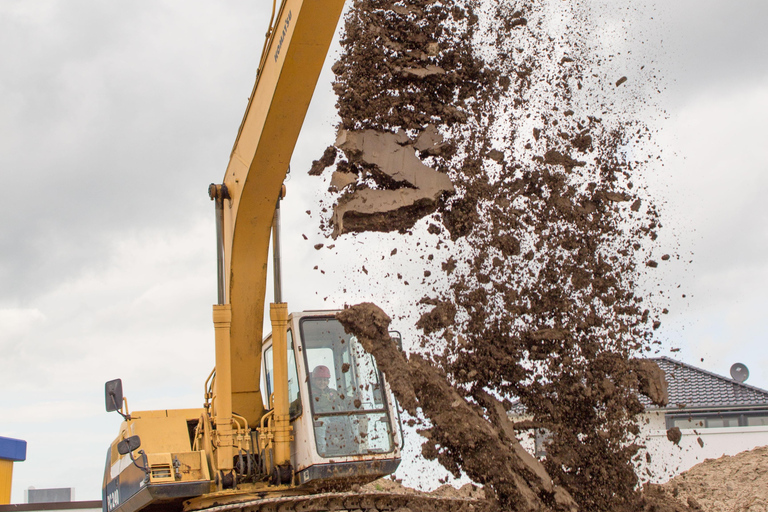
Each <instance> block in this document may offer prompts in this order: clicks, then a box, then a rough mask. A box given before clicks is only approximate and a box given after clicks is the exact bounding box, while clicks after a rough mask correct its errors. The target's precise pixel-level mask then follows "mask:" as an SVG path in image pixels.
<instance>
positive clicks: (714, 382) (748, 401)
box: [641, 357, 768, 410]
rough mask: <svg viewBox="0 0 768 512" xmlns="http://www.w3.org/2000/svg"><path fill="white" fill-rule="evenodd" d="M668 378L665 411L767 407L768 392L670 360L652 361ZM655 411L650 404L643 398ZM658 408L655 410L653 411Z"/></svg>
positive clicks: (659, 358)
mask: <svg viewBox="0 0 768 512" xmlns="http://www.w3.org/2000/svg"><path fill="white" fill-rule="evenodd" d="M651 360H652V361H655V362H656V364H658V365H659V368H661V370H662V371H663V372H664V374H665V375H666V377H667V391H668V393H669V405H668V406H667V407H665V409H676V408H685V409H686V410H690V409H726V408H742V407H768V391H766V390H764V389H760V388H756V387H754V386H750V385H749V384H744V383H741V382H737V381H735V380H733V379H729V378H727V377H723V376H721V375H717V374H715V373H711V372H708V371H706V370H702V369H701V368H697V367H695V366H691V365H689V364H686V363H683V362H680V361H676V360H674V359H672V358H669V357H657V358H651ZM641 400H642V401H643V403H644V404H645V405H646V406H647V407H649V408H652V406H651V405H650V401H648V400H647V399H646V398H645V397H643V396H641ZM653 408H655V407H653Z"/></svg>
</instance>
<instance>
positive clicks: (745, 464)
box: [661, 446, 768, 512]
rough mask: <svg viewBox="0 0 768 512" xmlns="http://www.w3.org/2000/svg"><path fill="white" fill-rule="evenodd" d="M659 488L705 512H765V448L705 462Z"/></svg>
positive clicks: (767, 465) (767, 476)
mask: <svg viewBox="0 0 768 512" xmlns="http://www.w3.org/2000/svg"><path fill="white" fill-rule="evenodd" d="M661 488H662V489H663V490H664V492H666V493H667V494H668V495H670V496H673V497H675V498H676V499H677V500H678V501H680V502H681V503H686V504H689V505H690V506H691V507H692V508H700V509H701V510H704V511H706V512H736V511H738V512H764V511H768V446H763V447H760V448H755V449H754V450H751V451H747V452H742V453H739V454H737V455H733V456H729V455H726V456H723V457H720V458H719V459H707V460H705V461H704V462H702V463H700V464H697V465H696V466H694V467H692V468H691V469H689V470H688V471H686V472H685V473H682V474H680V475H678V476H676V477H675V478H673V479H672V480H670V481H669V482H667V483H666V484H664V485H662V486H661Z"/></svg>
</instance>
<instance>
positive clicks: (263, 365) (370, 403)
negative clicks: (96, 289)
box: [102, 0, 474, 512]
mask: <svg viewBox="0 0 768 512" xmlns="http://www.w3.org/2000/svg"><path fill="white" fill-rule="evenodd" d="M343 7H344V0H282V3H281V4H280V5H277V0H275V3H274V4H273V9H272V22H271V24H270V29H269V31H268V33H267V38H266V41H265V44H264V49H263V52H262V57H261V60H260V64H259V68H258V71H257V75H256V83H255V85H254V88H253V92H252V94H251V96H250V99H249V102H248V107H247V109H246V112H245V115H244V118H243V121H242V123H241V126H240V129H239V131H238V134H237V138H236V140H235V144H234V147H233V149H232V153H231V156H230V160H229V164H228V166H227V170H226V173H225V175H224V179H223V181H222V183H220V184H212V185H211V186H210V187H209V196H210V198H211V199H212V200H213V201H214V202H215V211H216V231H217V256H218V303H217V304H216V305H214V306H213V323H214V331H215V368H214V370H213V371H212V372H211V374H210V376H209V377H208V379H207V381H206V383H205V397H204V406H203V407H202V408H201V409H167V410H155V411H133V412H129V410H128V401H127V399H126V398H125V397H124V396H123V389H122V382H121V381H120V379H116V380H113V381H110V382H107V383H106V386H105V401H106V409H107V411H116V412H118V413H119V414H120V415H121V416H122V417H123V419H124V421H123V422H122V424H121V426H120V431H119V434H118V436H117V438H116V439H115V440H114V441H113V442H112V444H111V445H110V447H109V449H108V451H107V459H106V465H105V471H104V481H103V488H102V489H103V490H102V506H103V512H138V511H148V512H152V511H156V510H162V511H164V512H165V511H168V512H175V511H184V512H191V511H195V510H210V511H214V510H215V511H216V512H219V511H224V510H233V511H240V510H248V511H250V512H258V511H261V510H339V509H380V510H388V509H392V510H394V509H397V508H400V507H403V506H411V507H414V506H415V507H417V508H419V509H451V510H462V509H466V510H470V509H474V505H473V504H472V503H470V502H469V501H467V500H464V501H462V500H455V499H448V498H439V497H428V496H422V497H413V496H412V497H407V496H404V495H390V494H387V493H378V494H377V493H369V494H361V493H359V492H353V491H352V490H351V489H356V488H355V487H354V486H355V484H358V485H359V484H365V483H367V482H371V481H373V480H375V479H377V478H380V477H382V476H386V475H389V474H391V473H393V472H394V471H395V470H396V468H397V467H398V464H399V463H400V457H401V450H402V446H403V437H402V431H401V429H400V421H399V412H398V407H397V404H396V401H395V399H394V397H393V395H392V393H391V391H390V389H389V387H388V385H387V383H386V381H385V380H384V376H383V374H382V373H381V372H380V371H379V370H378V368H377V367H376V363H375V361H374V359H373V358H372V357H371V355H370V354H368V353H366V352H365V350H364V349H363V348H362V346H361V345H360V344H359V343H358V342H357V340H356V339H355V337H354V336H351V335H349V334H346V333H345V332H344V329H343V327H342V326H341V324H340V323H339V322H338V321H337V320H336V319H335V317H334V313H333V312H329V311H305V312H301V313H293V314H288V310H287V306H286V304H285V303H284V302H282V298H281V293H280V285H281V283H280V265H279V263H280V250H279V249H280V248H279V217H280V208H279V206H280V200H281V199H282V197H284V194H285V187H284V185H283V181H284V179H285V177H286V174H287V172H288V169H289V163H290V159H291V155H292V153H293V150H294V147H295V145H296V140H297V138H298V136H299V132H300V130H301V126H302V123H303V121H304V117H305V115H306V112H307V109H308V107H309V103H310V100H311V98H312V94H313V92H314V89H315V85H316V83H317V80H318V77H319V75H320V71H321V68H322V66H323V62H324V60H325V57H326V54H327V52H328V48H329V46H330V43H331V40H332V39H333V35H334V32H335V29H336V25H337V24H338V21H339V17H340V16H341V12H342V9H343ZM270 238H271V239H272V244H273V251H272V252H273V258H274V265H273V267H274V271H275V279H274V282H275V283H274V284H275V297H274V302H273V303H271V304H270V309H269V311H270V319H271V327H272V332H271V334H269V335H267V336H263V333H262V324H263V320H264V318H263V316H264V309H265V308H264V305H265V304H264V302H265V296H266V282H267V275H266V274H267V271H266V269H267V260H268V257H269V244H270Z"/></svg>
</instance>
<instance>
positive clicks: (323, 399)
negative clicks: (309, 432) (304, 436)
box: [311, 365, 341, 413]
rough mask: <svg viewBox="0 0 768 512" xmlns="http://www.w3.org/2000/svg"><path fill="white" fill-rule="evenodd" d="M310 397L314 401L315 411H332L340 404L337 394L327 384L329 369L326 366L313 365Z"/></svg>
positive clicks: (328, 382)
mask: <svg viewBox="0 0 768 512" xmlns="http://www.w3.org/2000/svg"><path fill="white" fill-rule="evenodd" d="M311 382H312V398H313V400H314V401H315V403H314V409H315V413H324V412H332V411H335V410H338V408H339V406H340V405H341V400H340V399H339V394H338V393H337V392H336V390H335V389H333V388H332V387H330V386H329V384H330V382H331V371H330V370H329V369H328V367H327V366H324V365H319V366H315V369H314V370H312V379H311Z"/></svg>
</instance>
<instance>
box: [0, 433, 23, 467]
mask: <svg viewBox="0 0 768 512" xmlns="http://www.w3.org/2000/svg"><path fill="white" fill-rule="evenodd" d="M0 459H5V460H13V461H20V460H26V459H27V442H26V441H22V440H21V439H11V438H10V437H2V436H0Z"/></svg>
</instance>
